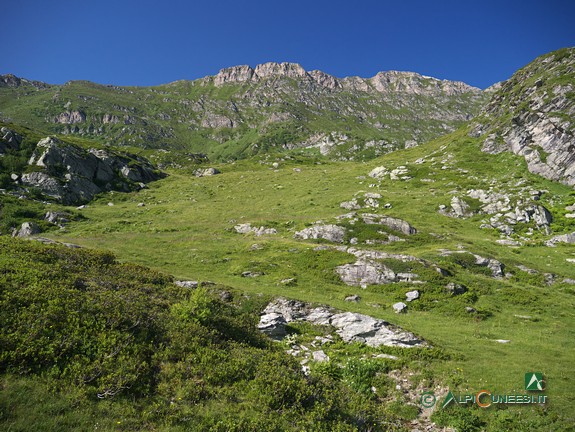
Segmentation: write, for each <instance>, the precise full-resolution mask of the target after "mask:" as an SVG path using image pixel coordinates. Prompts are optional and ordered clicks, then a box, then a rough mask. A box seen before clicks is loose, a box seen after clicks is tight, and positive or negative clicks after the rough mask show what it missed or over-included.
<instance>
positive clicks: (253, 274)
mask: <svg viewBox="0 0 575 432" xmlns="http://www.w3.org/2000/svg"><path fill="white" fill-rule="evenodd" d="M262 274H263V273H260V272H252V271H245V272H243V273H242V277H245V278H255V277H260V276H261V275H262Z"/></svg>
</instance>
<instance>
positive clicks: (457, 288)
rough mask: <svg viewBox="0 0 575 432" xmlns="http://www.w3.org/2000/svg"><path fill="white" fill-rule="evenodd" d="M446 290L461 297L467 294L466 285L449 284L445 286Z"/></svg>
mask: <svg viewBox="0 0 575 432" xmlns="http://www.w3.org/2000/svg"><path fill="white" fill-rule="evenodd" d="M445 290H446V291H447V292H448V293H450V294H451V295H460V294H465V293H466V292H467V287H466V286H465V285H461V284H457V283H454V282H449V283H448V284H447V285H446V286H445Z"/></svg>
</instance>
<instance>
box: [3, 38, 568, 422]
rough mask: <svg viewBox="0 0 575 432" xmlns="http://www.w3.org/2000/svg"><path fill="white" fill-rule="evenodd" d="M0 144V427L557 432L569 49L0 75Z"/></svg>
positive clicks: (564, 409)
mask: <svg viewBox="0 0 575 432" xmlns="http://www.w3.org/2000/svg"><path fill="white" fill-rule="evenodd" d="M0 127H1V133H0V188H2V189H0V192H1V193H0V346H1V347H2V348H1V351H0V429H2V430H6V431H12V432H14V431H64V430H98V431H102V430H103V431H117V430H121V431H238V432H239V431H242V432H243V431H258V432H260V431H326V432H327V431H408V430H415V431H489V432H495V431H531V430H544V431H573V430H575V428H574V425H575V409H574V408H573V394H572V392H573V388H575V377H574V376H573V364H574V363H575V349H574V348H575V345H574V343H573V341H574V340H575V248H574V244H575V190H574V187H575V48H564V49H561V50H558V51H554V52H551V53H548V54H545V55H543V56H541V57H538V58H536V59H534V60H533V61H532V62H531V63H529V64H527V65H526V66H524V67H523V68H522V69H520V70H518V71H517V72H516V73H515V74H514V75H513V76H512V77H511V78H509V79H508V80H506V81H504V82H501V83H498V84H495V85H493V86H491V87H489V88H487V89H485V90H480V89H478V88H475V87H472V86H469V85H467V84H465V83H463V82H456V81H447V80H439V79H436V78H432V77H428V76H423V75H420V74H417V73H413V72H395V71H388V72H379V73H377V74H376V75H375V76H373V77H372V78H360V77H347V78H336V77H334V76H331V75H328V74H326V73H324V72H321V71H317V70H315V71H306V70H305V69H304V68H303V67H301V66H300V65H298V64H295V63H265V64H260V65H257V66H254V67H252V66H234V67H229V68H225V69H222V70H221V71H220V72H219V73H218V74H217V75H214V76H207V77H205V78H201V79H197V80H193V81H176V82H173V83H169V84H165V85H161V86H156V87H121V86H114V85H100V84H96V83H92V82H88V81H69V82H67V83H66V84H63V85H53V84H48V83H44V82H39V81H33V80H29V79H26V78H23V77H17V76H14V75H2V76H0Z"/></svg>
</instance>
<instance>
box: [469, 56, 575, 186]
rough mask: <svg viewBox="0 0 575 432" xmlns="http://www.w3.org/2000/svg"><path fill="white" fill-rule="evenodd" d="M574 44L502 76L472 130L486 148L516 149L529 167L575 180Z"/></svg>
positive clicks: (551, 176) (566, 180)
mask: <svg viewBox="0 0 575 432" xmlns="http://www.w3.org/2000/svg"><path fill="white" fill-rule="evenodd" d="M574 116H575V49H574V48H565V49H562V50H559V51H555V52H553V53H550V54H546V55H544V56H541V57H539V58H537V59H536V60H534V61H533V62H532V63H530V64H528V65H527V66H525V67H524V68H523V69H521V70H519V71H518V72H517V73H515V74H514V75H513V76H512V77H511V78H510V79H509V80H508V81H506V82H504V83H503V84H502V85H501V86H500V88H499V89H498V90H497V91H496V92H495V93H494V94H493V97H492V98H491V100H490V102H489V103H488V104H487V105H486V107H485V109H484V110H483V111H482V113H481V115H480V116H478V118H477V119H476V121H475V124H474V127H473V129H472V132H471V134H472V135H473V136H476V137H482V139H483V151H485V152H488V153H492V154H496V153H500V152H502V151H506V150H507V151H512V152H513V153H515V154H518V155H521V156H523V157H525V160H526V162H527V166H528V168H529V171H531V172H532V173H536V174H539V175H542V176H543V177H545V178H548V179H550V180H556V181H560V182H562V183H565V184H568V185H571V186H575V122H574Z"/></svg>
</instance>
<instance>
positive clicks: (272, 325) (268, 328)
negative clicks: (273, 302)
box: [258, 312, 287, 338]
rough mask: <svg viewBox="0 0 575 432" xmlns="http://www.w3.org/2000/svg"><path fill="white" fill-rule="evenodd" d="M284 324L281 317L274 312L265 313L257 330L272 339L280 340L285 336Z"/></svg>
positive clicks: (284, 320) (283, 319)
mask: <svg viewBox="0 0 575 432" xmlns="http://www.w3.org/2000/svg"><path fill="white" fill-rule="evenodd" d="M286 324H287V322H286V319H285V318H284V317H283V315H281V314H279V313H274V312H271V313H266V314H264V315H262V316H261V318H260V322H259V323H258V330H259V331H261V332H262V333H265V334H267V335H268V336H270V337H272V338H282V337H284V336H285V335H286V328H285V326H286Z"/></svg>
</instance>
